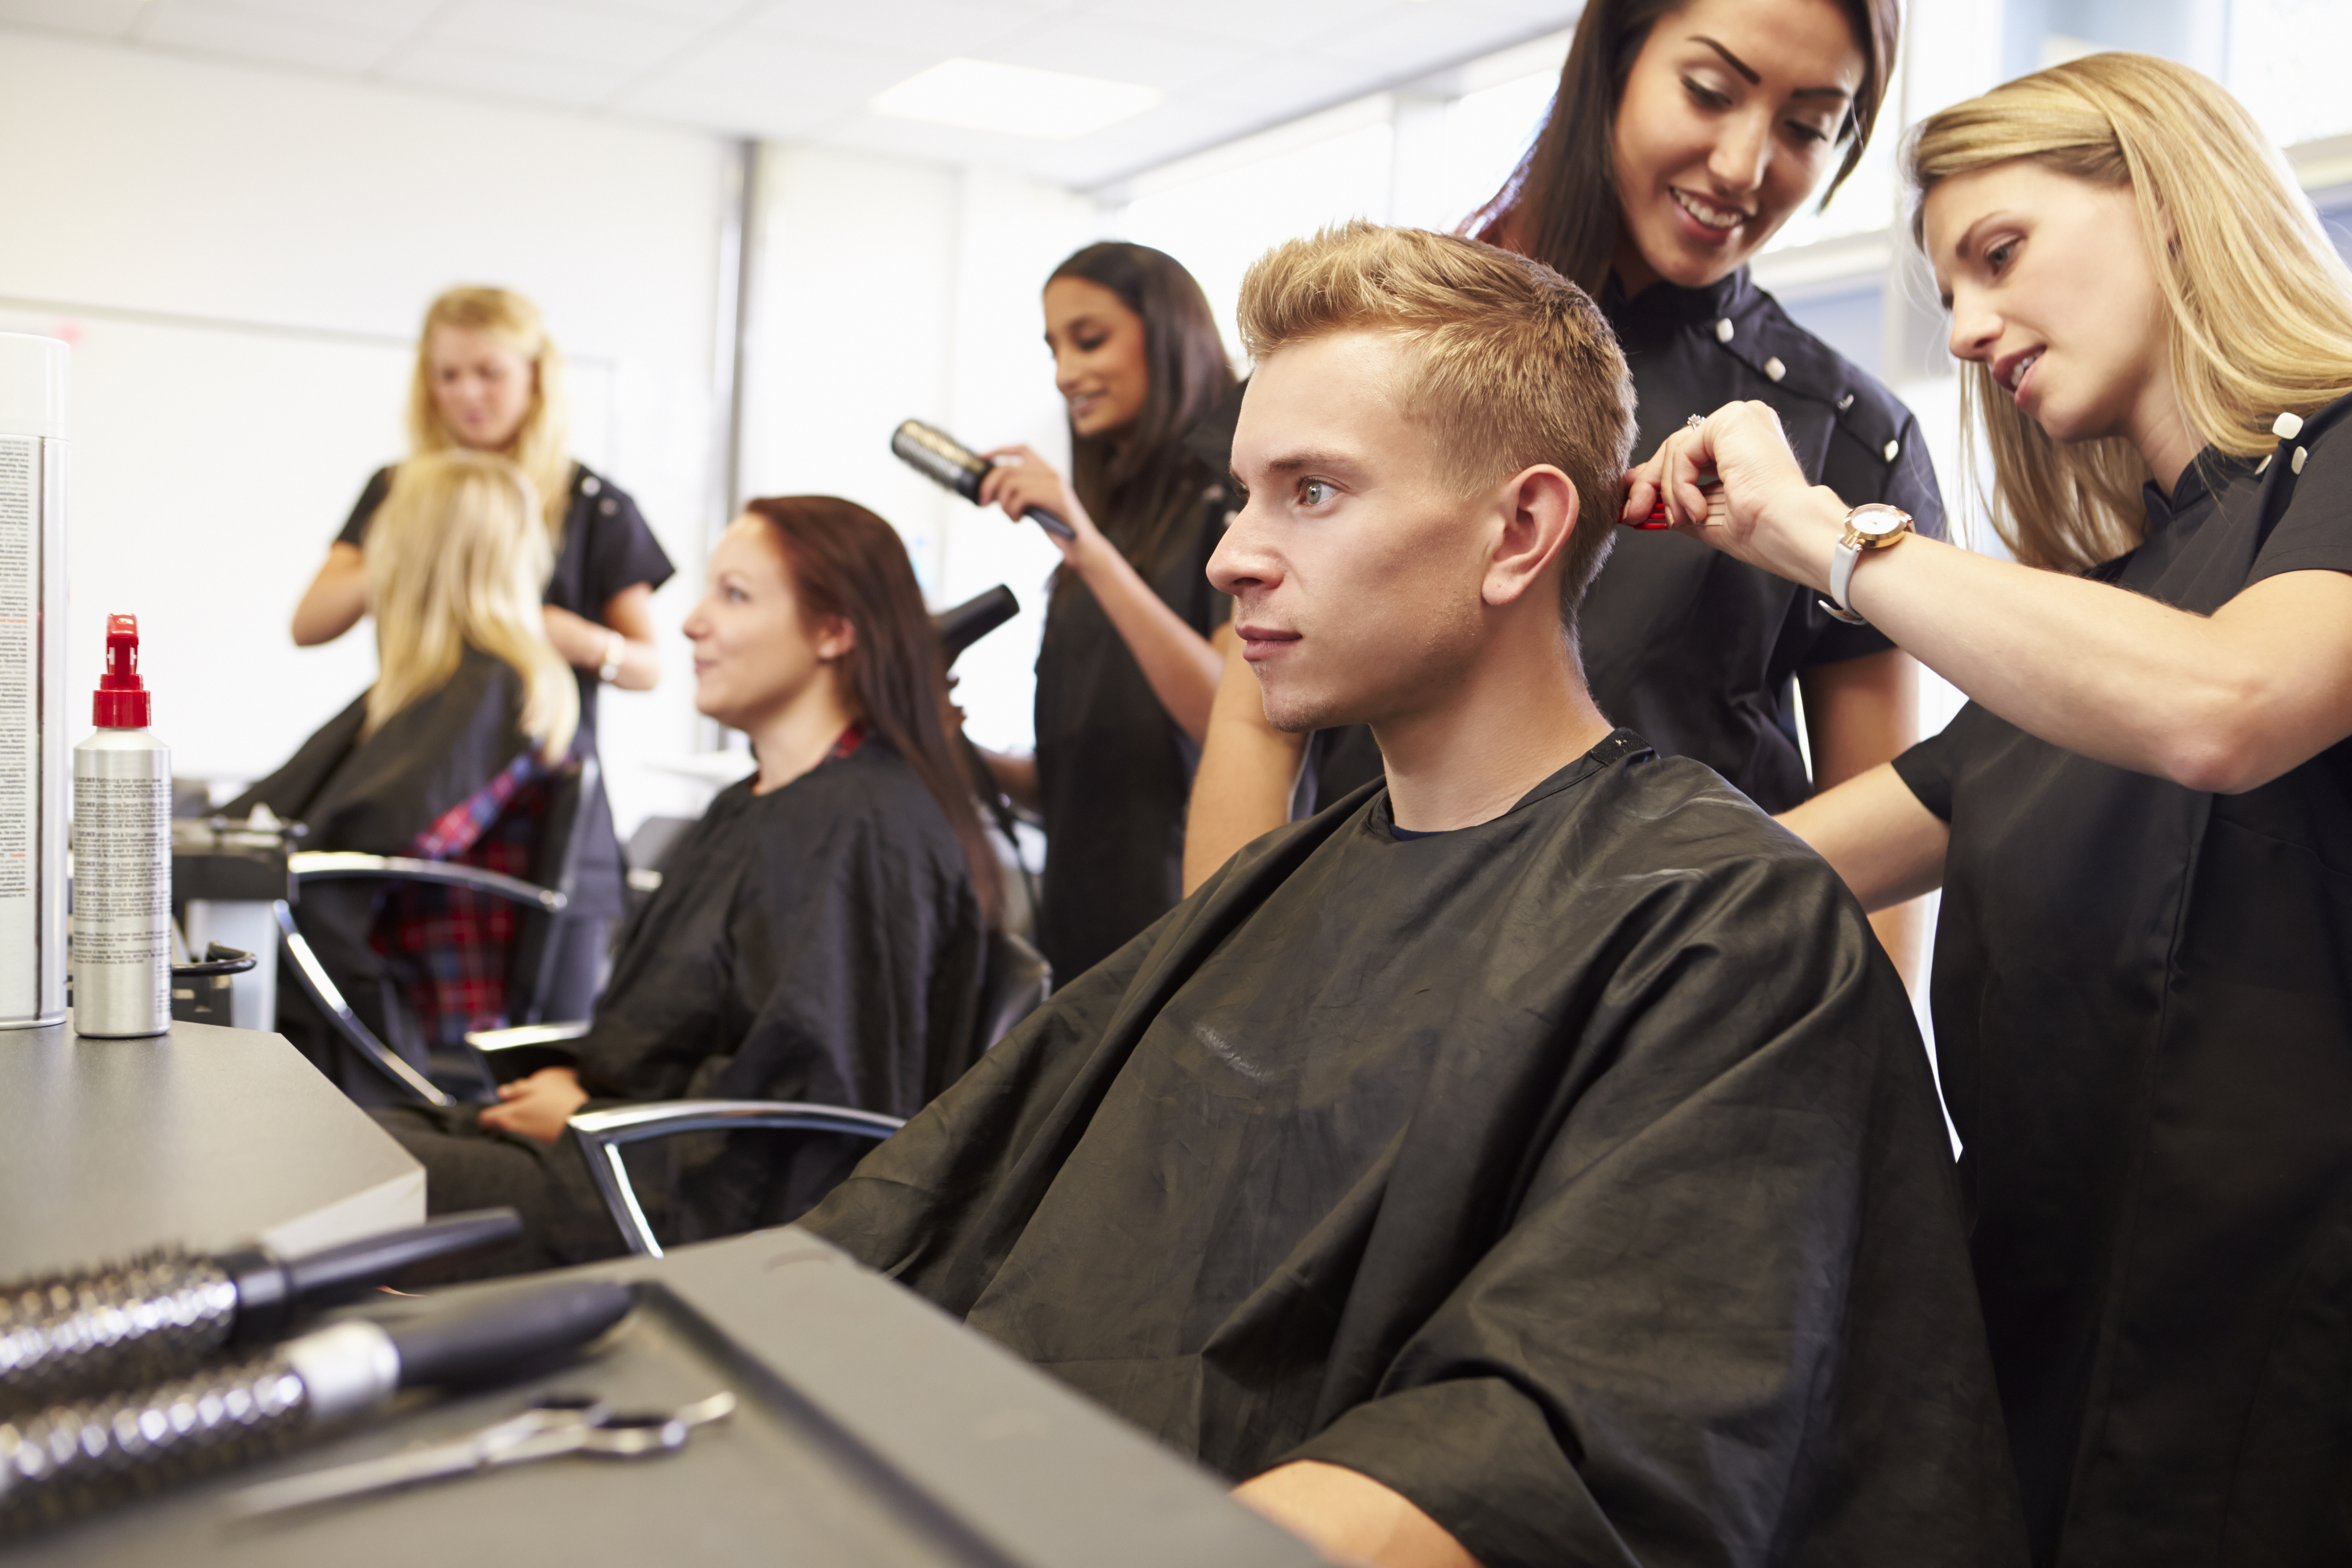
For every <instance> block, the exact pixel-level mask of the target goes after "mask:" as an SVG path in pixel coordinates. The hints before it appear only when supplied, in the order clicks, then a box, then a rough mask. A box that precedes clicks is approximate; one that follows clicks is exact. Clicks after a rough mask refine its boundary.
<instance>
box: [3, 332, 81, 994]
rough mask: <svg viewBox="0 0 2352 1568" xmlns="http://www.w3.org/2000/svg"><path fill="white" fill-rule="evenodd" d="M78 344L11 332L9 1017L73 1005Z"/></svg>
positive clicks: (6, 667) (6, 842)
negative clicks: (70, 419)
mask: <svg viewBox="0 0 2352 1568" xmlns="http://www.w3.org/2000/svg"><path fill="white" fill-rule="evenodd" d="M67 353H68V351H67V349H66V345H65V344H63V343H61V342H58V340H57V339H55V338H35V337H26V336H24V335H23V334H21V333H16V332H0V1029H26V1028H37V1027H39V1026H43V1025H47V1024H58V1023H62V1022H64V1021H65V1016H66V779H67V776H68V775H67V773H66V756H67V752H66V644H65V626H66V361H67Z"/></svg>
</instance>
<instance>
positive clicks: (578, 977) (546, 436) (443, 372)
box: [294, 288, 676, 1017]
mask: <svg viewBox="0 0 2352 1568" xmlns="http://www.w3.org/2000/svg"><path fill="white" fill-rule="evenodd" d="M408 433H409V446H410V449H411V451H412V452H413V453H414V454H415V455H417V456H422V455H424V454H426V453H431V452H443V451H457V450H464V451H475V452H494V453H498V454H500V455H502V456H504V457H507V458H511V459H512V460H513V461H514V463H515V464H516V466H517V467H519V468H520V469H521V470H522V471H523V473H525V474H526V475H528V476H529V477H530V480H531V483H532V484H533V485H534V486H536V487H537V489H538V492H539V495H540V498H541V499H540V505H539V507H538V509H537V510H536V511H535V513H534V519H535V521H537V522H538V523H539V524H540V525H541V528H542V530H543V532H544V535H545V537H546V540H547V542H548V544H549V547H550V554H551V561H552V563H553V564H552V566H551V569H550V572H549V574H547V575H546V576H545V577H544V579H543V581H544V583H545V588H544V590H543V593H542V595H541V597H542V598H543V599H544V601H545V626H546V637H547V640H548V641H549V642H550V643H551V644H552V645H553V647H554V648H555V650H556V652H557V653H558V654H559V655H561V656H562V658H563V660H564V661H565V662H566V663H567V664H569V665H570V666H571V667H572V669H573V671H574V672H575V675H576V678H577V681H578V687H579V709H580V728H581V745H580V752H581V754H582V755H583V756H593V755H594V754H595V731H596V689H597V688H598V687H599V686H600V685H604V684H607V683H609V684H611V685H614V686H619V687H623V688H625V689H629V690H633V691H646V690H651V689H653V687H654V686H655V685H656V683H657V682H658V681H659V680H660V679H661V655H660V652H659V650H658V649H657V648H656V646H655V643H654V626H653V595H654V591H655V590H656V589H657V588H659V587H660V586H661V585H662V584H664V583H666V582H667V581H668V580H669V579H670V577H671V575H672V574H674V573H675V571H676V568H675V567H673V566H672V565H671V564H670V560H669V557H668V556H667V554H666V553H664V552H663V550H662V547H661V545H660V543H659V542H657V541H656V539H655V538H654V535H653V531H652V530H651V529H650V528H648V527H647V526H646V520H645V518H644V516H643V515H642V514H641V513H640V512H639V511H638V510H637V505H636V502H635V501H634V500H630V499H629V496H628V494H627V493H626V492H625V491H624V490H622V489H620V488H619V487H617V486H615V485H614V484H613V483H612V482H611V481H610V480H608V479H604V477H603V476H602V475H599V474H596V473H593V472H591V471H590V470H589V468H588V467H587V466H586V465H585V464H583V463H580V462H577V461H575V460H574V459H573V458H572V457H571V456H570V454H569V451H568V446H569V442H570V409H569V405H568V404H567V402H566V399H565V396H564V384H563V358H562V354H561V353H558V352H557V350H556V346H555V343H554V342H553V341H552V340H551V338H550V337H549V336H548V334H547V329H546V327H545V326H544V325H543V324H542V323H541V320H540V314H539V310H538V308H537V307H536V306H534V305H533V304H532V303H531V302H530V300H526V299H524V298H523V297H522V296H521V295H520V294H516V293H513V292H511V291H509V290H508V289H478V288H466V289H450V290H449V291H448V292H447V293H446V294H444V295H442V296H441V297H440V298H439V299H437V300H434V301H433V304H432V306H431V308H430V309H428V310H426V311H425V325H424V330H423V331H422V332H421V333H420V334H419V336H418V340H417V349H416V372H415V380H414V382H413V384H412V385H411V388H410V392H409V403H408ZM396 471H397V470H395V469H394V468H382V469H379V470H377V472H376V473H375V475H374V476H373V478H372V479H369V480H368V483H367V488H366V489H364V490H363V491H362V492H361V495H360V499H359V503H358V504H357V505H356V506H354V507H353V508H352V515H351V519H350V521H347V522H345V523H344V524H343V531H342V532H341V534H339V535H337V536H336V539H335V542H334V543H333V544H332V545H331V546H330V547H329V549H328V552H327V561H326V563H325V564H324V565H322V566H320V568H319V574H318V576H317V577H316V578H315V579H313V580H312V582H311V584H310V589H309V591H308V592H306V593H305V594H304V595H302V602H301V604H300V605H299V606H298V607H297V608H296V609H295V612H294V641H295V643H296V645H297V646H299V647H312V646H314V645H316V644H319V643H325V642H331V641H333V640H334V639H335V638H337V637H341V636H342V635H343V634H344V633H345V632H347V631H349V630H351V628H352V626H356V625H357V624H358V623H359V620H360V617H361V616H362V615H364V614H366V613H367V609H368V604H369V598H368V592H369V584H370V575H369V572H368V568H367V557H368V551H367V541H368V537H369V533H370V523H371V521H372V520H373V518H374V517H375V515H376V513H377V510H378V509H379V508H380V507H382V506H383V502H384V498H385V496H386V495H387V493H388V492H389V490H390V488H391V485H392V482H393V477H394V473H395V472H396ZM583 805H584V807H585V810H586V813H587V815H586V816H585V818H584V820H583V825H582V832H583V835H584V837H583V841H582V847H581V854H580V861H579V868H578V871H577V875H576V881H575V883H574V887H573V892H572V903H571V907H570V910H569V911H568V912H567V914H566V916H565V918H564V920H563V921H562V924H561V928H560V936H559V941H560V942H561V944H562V947H561V957H560V959H559V962H558V969H557V976H556V980H555V982H554V985H553V994H552V995H551V997H550V998H549V999H548V1006H549V1008H550V1009H551V1011H550V1016H556V1017H585V1016H587V1015H588V1009H589V1004H590V1003H591V1002H592V1001H593V998H594V996H595V994H596V991H597V988H598V986H599V984H600V982H601V976H602V971H603V961H604V946H605V936H606V932H607V930H608V927H609V925H610V922H611V921H614V920H615V919H617V918H618V917H619V916H620V915H621V914H622V913H623V912H624V910H625V902H624V893H623V885H622V871H621V854H620V847H619V844H618V842H617V841H616V840H615V839H614V834H613V818H612V811H611V807H610V806H609V805H607V804H606V801H605V798H604V789H603V787H602V784H601V783H600V784H599V786H598V788H597V789H596V790H595V792H594V793H593V796H592V797H591V798H590V799H589V800H587V801H586V802H584V803H583Z"/></svg>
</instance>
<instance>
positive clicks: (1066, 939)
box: [1036, 469, 1231, 981]
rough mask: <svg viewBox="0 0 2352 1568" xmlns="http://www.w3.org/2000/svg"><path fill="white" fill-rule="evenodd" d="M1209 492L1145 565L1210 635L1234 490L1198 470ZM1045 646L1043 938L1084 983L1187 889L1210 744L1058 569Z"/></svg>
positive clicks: (1218, 605)
mask: <svg viewBox="0 0 2352 1568" xmlns="http://www.w3.org/2000/svg"><path fill="white" fill-rule="evenodd" d="M1198 486H1199V492H1198V493H1199V500H1197V501H1196V502H1195V503H1194V504H1193V505H1192V509H1191V510H1190V512H1189V513H1188V514H1187V515H1186V516H1185V517H1183V518H1180V519H1179V520H1178V521H1177V522H1176V524H1175V525H1174V526H1173V527H1172V528H1171V530H1170V538H1169V539H1168V541H1167V543H1166V545H1165V547H1164V548H1163V549H1162V550H1161V552H1160V560H1159V561H1158V562H1157V563H1154V564H1153V565H1152V567H1151V568H1150V570H1149V571H1147V572H1146V573H1145V574H1144V576H1145V579H1146V580H1147V581H1148V582H1150V584H1151V587H1152V591H1153V592H1155V593H1157V594H1158V595H1160V598H1161V599H1163V600H1165V601H1166V602H1167V604H1168V605H1169V607H1170V608H1171V609H1173V610H1174V611H1175V612H1176V613H1177V614H1178V615H1179V616H1182V617H1183V618H1184V624H1185V625H1186V626H1191V627H1192V629H1193V630H1194V631H1196V632H1198V633H1200V634H1201V636H1202V637H1207V636H1208V635H1209V634H1210V633H1211V632H1213V631H1214V630H1215V629H1216V626H1217V624H1218V623H1219V622H1220V621H1223V619H1224V618H1225V617H1226V616H1227V615H1229V614H1230V613H1231V601H1230V600H1228V599H1227V598H1226V597H1225V596H1224V595H1223V594H1220V593H1218V592H1217V591H1216V590H1215V589H1213V588H1212V587H1210V586H1209V577H1208V569H1209V557H1210V555H1212V554H1213V553H1214V552H1215V551H1216V548H1217V541H1218V540H1219V539H1220V538H1222V537H1223V532H1224V523H1225V504H1226V503H1225V492H1224V489H1223V486H1221V485H1218V484H1216V483H1214V482H1213V479H1212V478H1211V470H1206V469H1203V470H1201V471H1200V473H1199V479H1198ZM1061 575H1062V577H1063V579H1064V580H1062V581H1058V582H1057V583H1056V584H1055V588H1054V591H1053V598H1052V601H1051V604H1050V605H1049V607H1048V608H1047V610H1046V614H1045V640H1044V642H1043V643H1042V645H1041V646H1040V647H1038V650H1037V707H1036V721H1037V792H1038V796H1039V805H1040V806H1041V809H1042V815H1043V816H1044V818H1045V887H1044V889H1042V891H1041V893H1040V896H1039V900H1038V902H1039V906H1040V907H1039V910H1038V913H1037V939H1038V945H1039V946H1040V947H1042V948H1043V949H1044V950H1045V957H1046V959H1047V960H1048V961H1049V962H1050V963H1052V964H1053V966H1054V973H1055V975H1056V976H1057V977H1059V978H1060V979H1061V980H1065V981H1067V980H1075V979H1076V978H1077V976H1078V975H1080V974H1082V973H1085V972H1086V971H1087V970H1088V969H1090V968H1092V967H1093V966H1094V965H1095V963H1097V961H1099V960H1100V959H1102V958H1103V957H1104V956H1105V955H1107V954H1108V953H1110V952H1113V951H1115V950H1116V949H1117V948H1118V946H1119V945H1120V944H1121V943H1122V942H1126V941H1127V939H1128V938H1129V937H1131V936H1133V935H1134V934H1135V933H1136V932H1137V931H1141V930H1142V929H1143V928H1144V927H1145V926H1148V925H1150V923H1151V922H1152V921H1156V920H1158V919H1159V918H1160V916H1161V915H1163V914H1165V913H1167V912H1168V910H1170V909H1171V907H1173V905H1174V904H1175V902H1176V900H1178V899H1179V898H1180V897H1181V896H1182V894H1183V890H1184V887H1183V882H1184V808H1185V804H1186V802H1187V800H1188V799H1189V798H1190V796H1191V794H1192V767H1193V764H1194V763H1197V762H1198V761H1199V760H1200V747H1199V746H1198V745H1197V744H1196V743H1195V742H1193V740H1192V737H1191V736H1189V735H1187V734H1185V733H1184V731H1182V730H1181V729H1180V728H1179V727H1178V726H1177V723H1176V721H1174V720H1173V719H1171V718H1170V717H1169V716H1168V710H1167V709H1165V708H1163V707H1161V706H1160V699H1159V697H1158V696H1157V695H1156V694H1155V693H1154V692H1153V691H1152V689H1151V683H1150V681H1149V680H1147V679H1144V674H1143V667H1142V666H1141V665H1139V664H1138V663H1137V662H1136V660H1135V655H1133V654H1132V653H1130V652H1129V651H1128V647H1127V643H1126V640H1125V639H1124V638H1122V637H1120V636H1119V635H1118V627H1116V626H1112V625H1111V623H1110V617H1109V616H1108V615H1106V614H1105V613H1104V612H1103V607H1102V605H1101V603H1100V602H1099V601H1097V599H1096V598H1095V596H1094V594H1093V592H1092V591H1091V590H1089V589H1088V588H1087V586H1086V584H1083V583H1080V582H1077V581H1075V580H1074V579H1072V578H1071V577H1070V574H1061Z"/></svg>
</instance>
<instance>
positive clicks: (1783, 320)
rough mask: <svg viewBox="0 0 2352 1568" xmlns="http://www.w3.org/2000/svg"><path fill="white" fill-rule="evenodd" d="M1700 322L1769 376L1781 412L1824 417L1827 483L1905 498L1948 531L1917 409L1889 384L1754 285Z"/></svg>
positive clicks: (1933, 527) (1891, 499)
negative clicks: (1913, 410)
mask: <svg viewBox="0 0 2352 1568" xmlns="http://www.w3.org/2000/svg"><path fill="white" fill-rule="evenodd" d="M1697 330H1698V331H1701V332H1702V333H1703V334H1711V335H1712V336H1713V337H1714V339H1715V341H1716V344H1717V348H1718V349H1720V350H1721V352H1723V353H1726V354H1728V355H1729V356H1730V357H1732V358H1733V359H1735V360H1738V362H1739V363H1741V364H1743V365H1745V366H1746V367H1747V368H1748V370H1749V371H1751V372H1752V373H1754V374H1756V375H1758V376H1760V377H1761V378H1763V380H1764V381H1765V383H1766V384H1768V385H1769V387H1770V388H1771V394H1770V395H1769V397H1768V399H1767V400H1768V401H1769V402H1771V403H1773V404H1774V405H1776V406H1777V407H1779V408H1780V410H1781V412H1782V417H1783V418H1784V419H1786V418H1790V417H1797V418H1801V417H1803V416H1804V414H1805V413H1806V412H1809V411H1810V412H1812V413H1813V414H1815V416H1817V417H1820V418H1822V419H1825V420H1826V421H1827V423H1828V426H1829V429H1828V438H1829V450H1828V452H1827V453H1826V454H1825V461H1824V463H1823V465H1822V477H1821V482H1822V483H1823V484H1826V485H1828V486H1829V487H1830V488H1831V489H1834V490H1836V491H1837V492H1838V494H1839V495H1840V496H1842V497H1843V498H1844V500H1846V501H1847V502H1848V503H1850V504H1853V505H1856V506H1858V505H1861V504H1862V503H1863V502H1864V501H1885V502H1887V503H1888V504H1890V505H1893V506H1898V507H1901V508H1902V509H1903V510H1905V511H1907V512H1909V513H1910V514H1911V517H1912V520H1913V521H1914V522H1915V523H1916V525H1917V527H1918V528H1919V531H1921V532H1923V533H1927V534H1931V535H1934V536H1937V537H1938V538H1940V537H1941V536H1942V534H1943V531H1944V529H1943V523H1944V506H1943V497H1942V494H1941V492H1940V491H1939V490H1938V489H1937V485H1936V479H1935V469H1934V467H1933V465H1932V464H1931V463H1930V462H1929V459H1928V456H1927V443H1926V442H1925V440H1924V439H1923V438H1922V437H1920V435H1919V427H1918V421H1917V420H1916V419H1915V418H1914V417H1913V416H1912V413H1911V410H1910V409H1908V408H1906V406H1904V405H1903V402H1902V400H1901V399H1899V398H1897V397H1896V396H1895V394H1894V393H1893V392H1891V391H1889V390H1888V389H1887V387H1886V385H1885V383H1883V382H1881V381H1880V380H1879V379H1878V378H1877V377H1876V376H1874V375H1872V374H1870V373H1869V372H1867V371H1865V370H1864V369H1863V368H1862V367H1861V366H1860V365H1857V364H1855V363H1853V361H1852V360H1850V359H1847V358H1846V357H1845V356H1844V355H1843V354H1841V353H1838V352H1837V351H1836V350H1835V349H1833V348H1832V347H1830V345H1829V344H1827V343H1825V342H1822V340H1821V339H1820V338H1817V337H1815V336H1814V335H1813V334H1812V333H1811V332H1809V331H1806V330H1805V329H1804V328H1802V327H1801V326H1799V325H1798V324H1797V323H1796V321H1793V320H1791V319H1790V315H1789V313H1788V311H1787V310H1783V309H1782V308H1781V305H1780V301H1779V300H1775V299H1774V298H1773V297H1772V296H1771V295H1769V294H1768V293H1766V292H1765V291H1764V290H1763V289H1759V288H1756V287H1755V286H1754V285H1753V284H1748V285H1746V286H1744V287H1742V288H1741V289H1738V291H1737V292H1736V293H1735V294H1734V295H1733V297H1732V298H1731V300H1729V301H1728V302H1727V305H1726V309H1725V312H1724V314H1723V315H1722V316H1720V317H1718V318H1717V320H1716V321H1714V322H1713V323H1712V324H1711V325H1707V324H1702V325H1701V326H1700V327H1699V328H1698V329H1697ZM1792 435H1793V432H1792Z"/></svg>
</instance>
